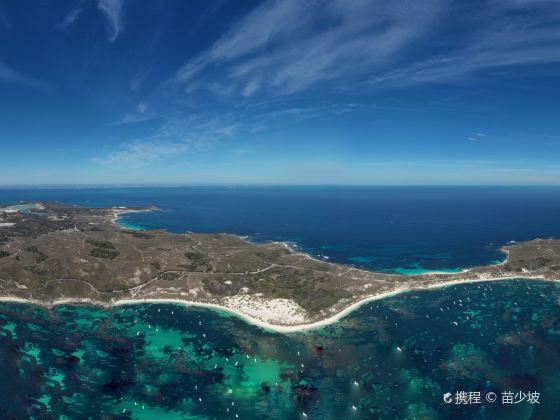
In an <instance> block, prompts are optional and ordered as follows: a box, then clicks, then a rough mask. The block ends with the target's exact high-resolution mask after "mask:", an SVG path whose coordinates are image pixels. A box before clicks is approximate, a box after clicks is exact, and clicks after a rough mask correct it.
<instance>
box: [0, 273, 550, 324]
mask: <svg viewBox="0 0 560 420" xmlns="http://www.w3.org/2000/svg"><path fill="white" fill-rule="evenodd" d="M500 280H537V281H550V282H560V279H548V278H545V277H542V276H527V277H522V276H521V277H520V276H511V277H495V278H488V279H473V280H466V279H465V280H454V281H448V282H443V283H438V284H433V285H429V286H425V287H421V288H418V287H415V288H406V287H403V288H400V289H396V290H393V291H391V292H387V293H380V294H378V295H373V296H367V297H364V298H363V299H360V300H359V301H357V302H354V303H353V304H351V305H349V306H347V307H346V308H344V309H343V310H341V311H340V312H338V313H337V314H335V315H333V316H331V317H329V318H325V319H322V320H320V321H316V322H312V323H308V324H298V325H276V324H271V323H268V322H265V321H263V320H261V319H258V318H254V317H252V316H250V315H247V314H245V313H244V312H242V311H239V310H236V309H232V308H229V307H227V306H223V305H219V304H215V303H204V302H196V301H187V300H182V299H165V298H146V299H121V300H117V301H113V302H111V303H104V302H98V301H93V300H91V299H72V298H64V299H57V300H54V301H52V302H50V303H46V302H42V301H38V300H30V299H22V298H16V297H0V302H11V303H23V304H32V305H38V306H43V307H47V308H52V307H54V306H57V305H69V304H88V305H93V306H101V307H104V308H110V307H114V306H121V305H136V304H146V303H164V304H165V303H169V304H176V305H183V306H187V307H189V306H194V307H199V308H207V309H211V310H219V311H225V312H228V313H231V314H232V315H235V316H236V317H238V318H240V319H242V320H244V321H245V322H247V323H248V324H251V325H255V326H258V327H260V328H262V329H264V330H266V331H271V332H276V333H293V332H302V331H309V330H314V329H317V328H321V327H325V326H327V325H330V324H333V323H335V322H337V321H339V320H340V319H342V318H344V317H345V316H346V315H348V314H350V313H351V312H353V311H354V310H356V309H358V308H360V307H361V306H362V305H365V304H366V303H369V302H372V301H376V300H381V299H385V298H388V297H391V296H396V295H399V294H401V293H407V292H421V291H425V290H431V289H441V288H445V287H448V286H459V285H461V284H468V283H485V282H495V281H500Z"/></svg>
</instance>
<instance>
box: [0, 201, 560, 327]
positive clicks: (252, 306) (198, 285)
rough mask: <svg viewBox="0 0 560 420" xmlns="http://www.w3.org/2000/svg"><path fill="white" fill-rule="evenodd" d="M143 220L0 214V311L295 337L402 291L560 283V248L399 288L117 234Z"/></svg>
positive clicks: (277, 257) (277, 255) (230, 249)
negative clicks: (39, 310) (240, 322)
mask: <svg viewBox="0 0 560 420" xmlns="http://www.w3.org/2000/svg"><path fill="white" fill-rule="evenodd" d="M154 210H157V209H156V208H155V207H148V208H124V207H113V208H86V207H78V206H73V205H67V204H61V203H18V204H15V205H11V206H5V207H0V301H19V302H26V303H35V304H40V305H43V306H47V307H52V306H54V305H57V304H70V303H88V304H96V305H103V306H112V305H120V304H132V303H144V302H174V303H183V304H187V305H196V306H203V307H210V308H215V309H223V310H226V311H230V312H233V313H235V314H236V315H238V316H240V317H242V318H244V319H246V320H247V321H249V322H251V323H254V324H257V325H260V326H262V327H263V328H266V329H270V330H274V331H281V332H291V331H300V330H305V329H310V328H315V327H319V326H323V325H327V324H329V323H332V322H334V321H336V320H338V319H340V318H341V317H342V316H344V315H346V314H347V313H348V312H350V311H351V310H353V309H355V308H356V307H358V306H360V305H361V304H363V303H365V302H367V301H370V300H375V299H381V298H383V297H386V296H391V295H395V294H397V293H402V292H405V291H412V290H422V289H428V288H436V287H444V286H447V285H453V284H460V283H472V282H480V281H497V280H506V279H515V278H524V279H540V280H557V279H559V278H560V240H557V239H535V240H531V241H527V242H520V243H510V244H508V245H506V246H504V247H502V251H503V252H504V253H505V254H506V258H505V260H504V261H503V262H501V263H499V264H492V265H486V266H480V267H473V268H470V269H465V270H462V271H461V272H459V273H439V272H433V273H426V274H422V275H414V276H405V275H400V274H393V273H379V272H371V271H367V270H363V269H360V268H357V267H353V266H348V265H343V264H335V263H331V262H327V261H322V260H319V259H316V258H313V257H312V256H310V255H308V254H305V253H302V252H297V251H295V250H293V249H292V248H290V247H289V245H288V244H286V243H282V242H269V243H264V244H256V243H251V242H248V241H247V240H245V239H244V238H243V237H240V236H237V235H232V234H226V233H219V234H203V233H190V232H189V233H184V234H177V233H170V232H168V231H165V230H135V229H128V228H126V227H123V226H120V225H119V224H118V223H116V222H117V219H118V217H119V215H120V214H122V213H126V212H134V211H154Z"/></svg>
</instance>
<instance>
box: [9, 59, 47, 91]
mask: <svg viewBox="0 0 560 420" xmlns="http://www.w3.org/2000/svg"><path fill="white" fill-rule="evenodd" d="M0 82H4V83H13V84H17V85H21V86H25V87H29V88H32V89H36V90H41V91H50V90H52V86H51V85H49V84H48V83H45V82H42V81H40V80H38V79H35V78H33V77H31V76H27V75H25V74H23V73H21V72H18V71H16V70H14V69H13V68H11V67H9V66H8V65H7V64H4V63H2V62H1V61H0Z"/></svg>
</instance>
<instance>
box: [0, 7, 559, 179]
mask: <svg viewBox="0 0 560 420" xmlns="http://www.w3.org/2000/svg"><path fill="white" fill-rule="evenodd" d="M559 70H560V2H559V1H556V0H531V1H529V0H526V1H525V0H486V1H474V0H473V1H462V0H461V1H459V0H457V1H452V0H425V1H421V2H420V1H413V0H391V1H379V0H369V1H366V0H309V1H300V0H279V1H251V0H229V1H228V0H215V1H214V0H204V1H182V0H161V1H157V2H156V1H148V0H134V1H133V0H73V1H63V0H57V1H54V0H53V1H46V0H43V1H31V0H25V1H22V0H0V184H3V185H7V184H8V185H11V184H80V183H86V184H110V183H119V184H128V183H164V184H216V183H217V184H560V99H559V98H560V72H559Z"/></svg>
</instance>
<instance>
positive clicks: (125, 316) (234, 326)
mask: <svg viewBox="0 0 560 420" xmlns="http://www.w3.org/2000/svg"><path fill="white" fill-rule="evenodd" d="M559 303H560V287H559V286H558V284H556V283H552V282H536V281H525V280H515V281H504V282H494V283H477V284H470V285H459V286H453V287H447V288H445V289H440V290H431V291H424V292H414V293H406V294H401V295H398V296H394V297H391V298H388V299H385V300H381V301H376V302H371V303H368V304H366V305H364V306H363V307H361V308H360V309H358V310H357V311H355V312H353V313H352V314H350V315H349V316H347V317H345V318H344V319H342V320H341V321H340V322H338V323H336V324H333V325H331V326H328V327H325V328H323V329H320V330H316V331H309V332H305V333H296V334H288V335H286V334H274V333H269V332H265V331H263V330H261V329H259V328H257V327H255V326H252V325H249V324H247V323H245V322H244V321H242V320H240V319H237V318H236V317H233V316H229V315H227V314H225V313H223V312H216V311H211V310H207V309H201V308H198V309H197V308H186V307H183V306H178V305H172V304H144V305H134V306H123V307H118V308H112V309H101V308H95V307H90V306H60V307H56V308H55V309H54V310H46V309H43V308H39V307H36V306H33V305H22V304H15V303H9V304H8V303H3V304H2V305H0V360H1V361H2V363H1V364H0V377H1V378H2V381H0V417H2V418H10V417H18V418H27V417H30V416H33V417H35V418H46V417H53V418H65V417H63V416H66V418H87V417H88V416H89V417H91V418H99V417H101V416H102V415H103V416H105V418H139V419H142V418H144V419H164V418H178V419H179V418H181V419H185V418H187V419H188V418H193V419H194V418H196V419H200V418H219V419H221V418H226V419H227V418H231V419H235V418H243V419H263V418H265V419H266V418H270V419H277V418H287V419H289V418H296V419H297V418H306V417H304V416H303V413H305V414H306V415H307V418H315V419H340V418H348V419H352V418H356V419H358V418H423V419H432V418H456V419H463V418H464V419H469V418H487V419H506V418H507V419H530V418H534V419H540V418H560V406H559V405H558V404H557V402H556V396H557V395H558V393H559V392H560V307H559ZM461 390H462V391H473V392H474V391H481V392H482V393H486V392H496V393H497V395H501V393H502V392H505V391H512V392H514V391H515V392H518V391H524V392H528V391H538V392H539V393H540V404H529V403H527V402H522V403H519V404H515V405H503V404H501V401H497V402H494V403H488V402H485V403H481V404H476V405H455V404H445V403H444V402H443V399H442V395H443V394H444V393H446V392H451V393H454V392H456V391H461ZM483 395H484V394H483Z"/></svg>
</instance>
